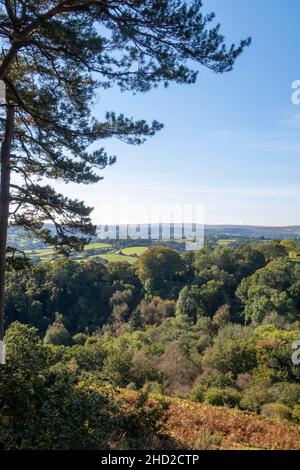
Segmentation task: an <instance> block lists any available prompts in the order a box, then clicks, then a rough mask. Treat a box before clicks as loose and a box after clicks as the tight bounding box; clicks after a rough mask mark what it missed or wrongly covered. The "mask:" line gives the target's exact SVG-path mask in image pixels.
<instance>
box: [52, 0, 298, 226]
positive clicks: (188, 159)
mask: <svg viewBox="0 0 300 470" xmlns="http://www.w3.org/2000/svg"><path fill="white" fill-rule="evenodd" d="M204 8H205V10H207V11H215V13H216V16H217V20H218V21H219V22H220V23H221V25H222V31H223V33H224V34H225V36H226V39H227V42H232V41H235V42H238V41H239V40H240V39H242V38H245V37H248V36H252V39H253V43H252V45H251V47H250V48H248V49H247V50H246V51H245V52H244V54H243V55H242V57H241V58H239V60H238V62H237V63H236V65H235V69H234V70H233V71H232V72H230V73H228V74H223V75H216V74H213V73H212V72H211V71H209V70H206V69H203V68H202V69H199V77H198V80H197V83H196V84H195V85H191V86H187V85H183V86H179V85H175V84H171V85H170V87H169V88H168V89H164V88H159V89H157V90H153V91H151V92H150V93H147V94H144V95H136V96H132V95H131V94H129V93H119V92H118V91H117V90H109V91H101V92H99V97H98V100H97V105H96V108H95V114H96V115H97V116H98V117H102V116H103V115H104V113H105V111H107V110H114V111H116V112H124V114H126V115H128V116H133V117H135V118H146V119H148V120H152V119H153V118H155V119H158V120H159V121H161V122H163V123H164V124H165V128H164V129H163V130H162V131H161V132H160V133H158V134H157V135H156V136H155V137H154V138H153V139H150V140H149V141H147V143H146V144H144V145H143V146H139V147H132V146H127V145H125V144H122V143H120V142H116V141H110V142H109V141H108V142H106V145H105V146H106V149H107V151H108V152H109V153H112V154H116V155H117V156H118V161H117V163H116V164H115V165H114V166H113V167H111V168H109V169H107V170H105V171H104V172H103V176H104V177H105V179H104V181H103V182H100V183H98V184H97V185H95V186H94V187H91V186H89V187H84V186H79V187H78V186H75V185H69V186H67V187H62V186H60V187H59V189H60V190H61V191H63V192H64V193H65V194H69V195H70V196H72V197H74V196H76V197H79V198H80V199H83V200H85V201H86V202H87V203H88V204H90V205H92V206H93V207H95V211H94V221H95V222H96V223H101V222H103V220H101V205H105V204H107V203H108V202H113V203H116V204H117V202H118V200H119V198H120V197H123V198H124V197H126V198H127V199H128V202H129V203H132V202H134V201H136V200H138V201H139V202H143V203H145V204H150V203H154V204H155V203H161V202H165V203H168V204H171V203H182V204H183V203H193V204H202V205H203V206H204V211H205V223H207V224H222V223H227V224H229V223H230V224H231V223H232V224H256V225H296V224H300V211H299V209H300V181H299V174H300V105H299V106H296V105H294V104H292V101H291V95H292V89H291V84H292V82H293V81H294V80H297V79H299V80H300V50H299V47H298V46H299V44H300V29H299V17H300V2H299V0H286V1H285V2H283V1H282V0H252V1H251V2H248V1H246V0H204ZM107 222H113V220H108V221H107Z"/></svg>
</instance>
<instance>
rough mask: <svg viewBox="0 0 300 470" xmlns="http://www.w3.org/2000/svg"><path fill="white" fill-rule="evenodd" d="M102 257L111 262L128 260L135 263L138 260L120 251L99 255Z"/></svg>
mask: <svg viewBox="0 0 300 470" xmlns="http://www.w3.org/2000/svg"><path fill="white" fill-rule="evenodd" d="M99 256H100V257H101V258H102V259H105V260H106V261H108V262H109V263H111V262H113V263H115V262H117V261H119V262H124V261H127V262H128V263H130V264H134V263H135V262H136V258H134V257H133V256H124V255H120V254H119V253H107V254H105V255H99Z"/></svg>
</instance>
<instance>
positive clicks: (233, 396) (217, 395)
mask: <svg viewBox="0 0 300 470" xmlns="http://www.w3.org/2000/svg"><path fill="white" fill-rule="evenodd" d="M240 399H241V396H240V394H239V393H238V392H237V391H236V390H234V389H221V388H217V387H212V388H209V389H208V390H207V392H206V393H205V397H204V402H205V403H207V404H209V405H214V406H230V407H235V406H238V404H239V402H240Z"/></svg>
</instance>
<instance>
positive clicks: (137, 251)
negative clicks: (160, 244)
mask: <svg viewBox="0 0 300 470" xmlns="http://www.w3.org/2000/svg"><path fill="white" fill-rule="evenodd" d="M147 249H148V248H147V247H146V246H130V247H128V248H122V249H121V250H120V252H122V253H124V254H125V255H126V256H132V255H137V256H141V255H142V254H143V253H145V251H146V250H147Z"/></svg>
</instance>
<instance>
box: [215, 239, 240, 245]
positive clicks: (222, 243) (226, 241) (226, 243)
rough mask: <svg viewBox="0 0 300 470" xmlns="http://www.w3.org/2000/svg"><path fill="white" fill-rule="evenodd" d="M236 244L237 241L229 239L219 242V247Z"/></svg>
mask: <svg viewBox="0 0 300 470" xmlns="http://www.w3.org/2000/svg"><path fill="white" fill-rule="evenodd" d="M234 242H236V240H235V239H232V240H227V239H224V240H218V245H219V246H226V245H230V243H234Z"/></svg>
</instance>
